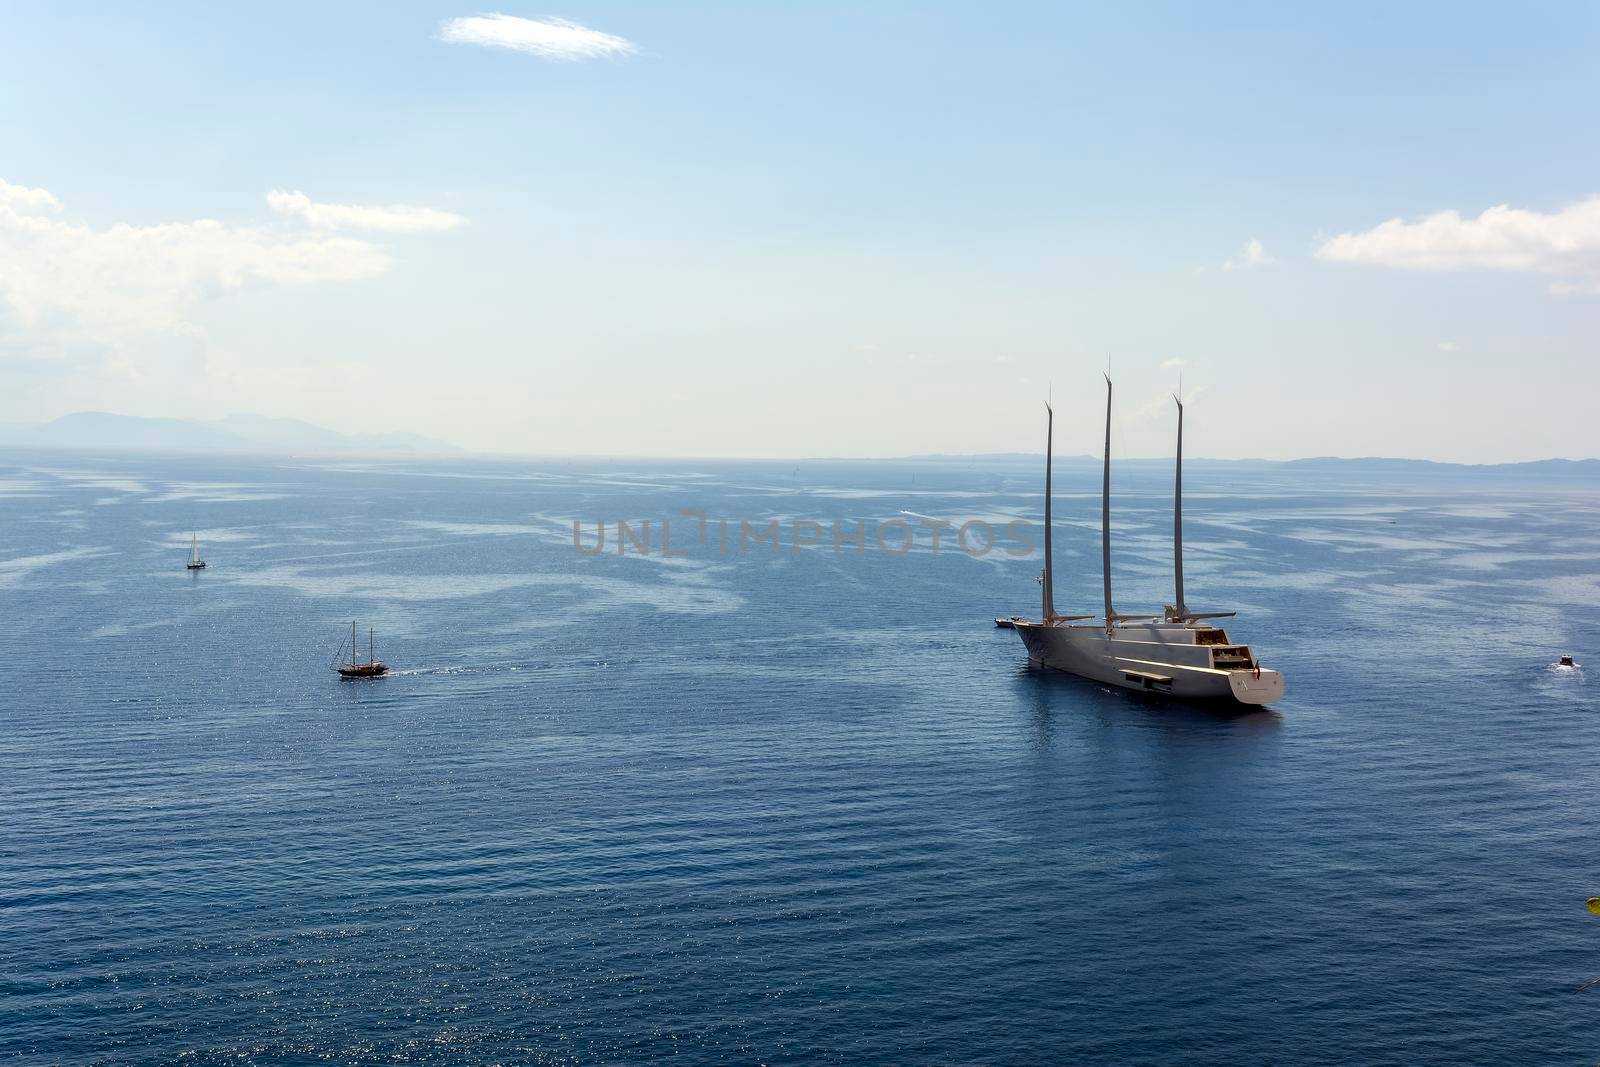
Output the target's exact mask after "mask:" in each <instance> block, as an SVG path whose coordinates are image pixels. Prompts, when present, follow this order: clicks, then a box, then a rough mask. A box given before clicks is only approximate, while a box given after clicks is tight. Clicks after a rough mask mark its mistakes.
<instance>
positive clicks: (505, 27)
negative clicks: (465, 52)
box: [439, 13, 638, 62]
mask: <svg viewBox="0 0 1600 1067" xmlns="http://www.w3.org/2000/svg"><path fill="white" fill-rule="evenodd" d="M439 40H441V41H446V42H448V43H450V44H476V45H482V46H484V47H486V48H506V49H510V50H511V51H513V52H525V53H527V54H528V55H534V56H538V57H540V58H541V59H555V60H561V61H566V62H572V61H576V60H583V59H611V58H614V57H617V56H630V55H633V54H634V53H635V52H637V51H638V48H636V47H635V46H634V44H633V42H632V41H629V40H626V39H624V38H622V37H617V36H615V35H613V34H609V33H601V32H600V31H599V30H591V29H589V27H587V26H580V25H578V24H577V23H576V22H568V21H567V20H566V19H554V18H546V19H524V18H517V17H516V16H515V15H501V14H498V13H496V14H490V15H472V16H470V17H467V18H456V19H449V20H447V21H445V22H443V23H441V24H440V26H439Z"/></svg>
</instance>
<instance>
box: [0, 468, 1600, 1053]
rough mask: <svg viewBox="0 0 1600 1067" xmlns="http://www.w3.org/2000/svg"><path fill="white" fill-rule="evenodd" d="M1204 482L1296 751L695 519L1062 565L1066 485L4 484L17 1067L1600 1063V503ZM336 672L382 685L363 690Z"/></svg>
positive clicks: (1015, 574)
mask: <svg viewBox="0 0 1600 1067" xmlns="http://www.w3.org/2000/svg"><path fill="white" fill-rule="evenodd" d="M1118 480H1119V485H1120V487H1121V495H1120V497H1119V499H1118V517H1119V518H1118V521H1119V523H1120V527H1121V531H1120V533H1121V536H1120V538H1119V541H1118V544H1117V561H1116V562H1117V568H1118V597H1117V602H1118V607H1119V608H1120V609H1121V610H1125V611H1127V610H1135V609H1141V608H1142V609H1147V610H1153V609H1158V608H1159V607H1160V605H1161V604H1163V603H1165V602H1166V600H1168V599H1170V594H1169V591H1168V583H1169V574H1170V557H1169V548H1168V544H1167V541H1166V536H1167V524H1168V523H1169V522H1170V517H1169V511H1168V508H1169V506H1170V501H1169V499H1168V496H1167V493H1168V489H1167V483H1166V481H1165V475H1164V473H1162V472H1158V471H1155V470H1149V471H1139V470H1136V469H1135V470H1130V471H1129V472H1127V473H1125V474H1119V479H1118ZM1188 481H1189V484H1190V486H1191V488H1192V493H1191V494H1190V495H1189V497H1188V498H1187V499H1186V518H1187V519H1188V523H1189V533H1190V539H1191V549H1190V554H1189V556H1188V560H1187V568H1186V569H1187V572H1188V585H1189V593H1190V596H1189V599H1190V601H1191V602H1192V603H1193V604H1194V605H1195V606H1205V607H1213V606H1214V607H1218V608H1237V609H1239V611H1240V613H1241V614H1240V618H1239V619H1237V620H1234V621H1231V622H1230V623H1229V624H1228V625H1229V626H1230V628H1231V630H1232V632H1233V633H1234V634H1235V636H1237V637H1239V638H1242V639H1245V640H1249V641H1251V642H1252V643H1254V644H1255V646H1256V648H1257V650H1258V651H1259V653H1260V654H1261V655H1262V657H1263V659H1264V660H1265V661H1266V662H1267V663H1269V664H1270V665H1273V666H1276V667H1279V668H1281V669H1283V670H1284V671H1286V672H1287V675H1288V678H1289V696H1288V698H1287V699H1285V700H1284V701H1283V703H1282V704H1281V705H1280V706H1278V707H1277V708H1275V709H1274V710H1271V711H1264V712H1256V713H1252V714H1245V715H1239V716H1233V717H1227V716H1221V715H1218V714H1215V713H1213V712H1210V711H1206V710H1203V709H1198V708H1193V707H1184V706H1175V705H1171V704H1163V703H1153V702H1148V701H1146V700H1144V699H1142V698H1140V697H1138V696H1135V695H1131V694H1129V693H1126V692H1121V691H1109V690H1107V689H1104V688H1102V687H1099V686H1096V685H1093V684H1090V683H1085V682H1082V681H1078V680H1076V679H1072V678H1068V677H1063V676H1047V675H1040V674H1035V673H1030V672H1029V671H1028V670H1027V667H1026V661H1025V659H1024V657H1023V655H1022V652H1021V646H1020V644H1019V643H1018V642H1017V640H1016V638H1015V636H1014V635H1013V634H1011V633H1009V632H1007V631H1001V630H996V629H994V627H993V625H992V623H991V621H990V620H991V619H992V618H993V617H994V616H995V615H997V614H1006V615H1009V614H1013V613H1023V612H1032V611H1036V610H1037V606H1036V605H1037V586H1036V585H1035V584H1034V582H1033V576H1034V574H1036V573H1037V571H1038V567H1039V563H1038V559H1037V556H1036V555H1035V556H1034V557H1033V558H1010V557H1006V556H1004V555H1002V554H1000V553H995V554H992V555H991V556H989V557H987V558H983V559H974V558H970V557H968V556H966V555H963V554H962V553H960V552H959V551H954V552H952V551H949V550H948V546H947V547H946V550H945V551H942V552H940V553H939V554H937V555H936V554H934V553H932V552H931V551H929V550H928V535H927V533H926V530H924V531H923V533H922V534H921V535H920V538H919V547H918V548H917V549H916V550H914V551H913V552H911V553H909V554H907V555H905V556H900V557H895V556H888V555H885V554H883V553H880V552H877V551H875V550H874V551H869V552H868V553H867V554H866V555H864V556H856V555H853V554H851V553H850V552H849V551H846V552H845V553H844V554H842V555H841V556H837V557H836V556H835V555H834V553H833V551H832V548H831V542H830V541H829V540H828V539H829V538H831V534H825V535H824V536H825V540H824V545H823V547H822V548H821V549H817V550H810V551H804V552H801V553H799V554H797V555H796V554H792V553H790V552H789V551H788V550H787V547H785V550H784V551H783V552H782V553H781V554H780V556H779V557H778V558H776V559H774V558H772V557H771V555H770V554H769V553H768V552H767V551H766V549H765V548H764V547H763V548H762V549H760V550H759V551H756V552H753V553H752V555H751V556H750V557H748V558H744V559H739V558H733V557H731V556H730V557H729V558H722V557H719V555H718V553H717V551H716V547H715V539H714V536H713V537H712V538H708V540H709V541H710V544H708V545H706V546H700V545H698V544H697V543H695V539H694V535H693V530H694V524H693V523H692V522H690V521H689V520H686V519H683V518H682V517H681V516H680V515H679V509H682V508H699V509H704V510H705V511H707V512H708V513H709V514H710V515H711V516H712V517H713V518H715V517H717V516H727V517H731V518H733V519H739V518H747V519H750V520H751V521H754V522H758V523H764V522H766V521H767V520H769V519H772V518H779V519H781V520H783V521H784V522H786V523H787V522H789V521H791V520H793V519H795V518H802V519H804V518H810V519H815V520H817V521H819V522H822V523H825V524H826V523H831V522H832V521H833V520H834V519H835V518H839V519H842V520H844V521H846V522H847V523H854V522H855V521H857V520H862V521H865V522H867V523H868V524H869V526H868V528H869V530H870V529H871V525H872V524H875V523H876V522H878V521H879V520H882V519H887V518H893V517H896V516H900V517H905V516H902V515H901V513H902V512H912V513H914V514H916V515H928V516H934V517H938V518H942V519H947V520H951V521H953V522H956V523H960V522H962V521H965V520H967V519H970V518H975V517H977V518H984V519H986V520H988V521H991V522H996V523H1002V522H1004V521H1006V520H1008V519H1011V518H1030V519H1037V517H1038V505H1039V501H1038V498H1037V482H1038V472H1037V470H1035V469H1034V467H1033V465H1018V466H1015V467H1008V466H975V465H971V464H946V465H940V464H936V463H922V464H909V463H908V464H848V463H802V464H800V465H799V466H798V467H796V466H795V465H793V464H784V465H774V464H765V465H763V464H709V463H702V464H695V463H688V462H683V463H677V464H651V465H645V464H641V463H638V462H634V461H628V462H625V463H624V462H617V463H610V464H604V463H588V464H572V463H534V462H527V463H512V462H503V463H494V462H488V461H483V462H476V461H459V462H453V463H446V462H419V461H407V460H395V461H389V462H377V463H372V462H354V461H332V460H294V459H225V460H197V459H193V458H177V457H153V456H152V457H138V458H130V457H127V456H123V457H105V456H91V455H84V454H69V453H54V454H46V453H16V452H11V453H3V454H0V627H3V638H0V817H3V833H0V1059H5V1060H8V1061H16V1062H38V1063H54V1062H138V1061H144V1062H152V1061H170V1060H176V1059H179V1058H180V1057H181V1058H184V1059H186V1060H187V1061H190V1062H196V1063H215V1062H224V1061H226V1062H229V1063H241V1062H242V1063H282V1062H309V1061H313V1060H317V1061H322V1060H333V1061H350V1062H397V1061H404V1062H410V1063H445V1062H461V1061H466V1062H530V1063H644V1062H677V1063H685V1064H689V1063H771V1064H776V1063H790V1064H814V1063H902V1064H915V1063H1018V1064H1022V1063H1029V1064H1032V1063H1041V1062H1072V1063H1082V1064H1119V1065H1120V1064H1130V1063H1172V1062H1178V1061H1182V1062H1185V1063H1194V1064H1219V1065H1221V1064H1302V1063H1305V1064H1311V1063H1319V1064H1320V1063H1369V1064H1377V1063H1395V1064H1417V1063H1450V1064H1460V1063H1575V1064H1592V1063H1594V1062H1595V1061H1596V1060H1597V1059H1600V987H1597V988H1592V989H1588V990H1581V989H1580V987H1581V986H1582V985H1583V983H1584V982H1586V981H1587V980H1588V979H1590V978H1592V977H1596V976H1600V919H1596V918H1594V917H1592V916H1590V915H1588V913H1587V912H1586V911H1585V910H1584V907H1583V900H1584V898H1585V897H1588V896H1592V895H1596V894H1600V815H1597V809H1596V806H1595V803H1594V800H1595V789H1596V784H1597V782H1600V706H1597V699H1596V695H1595V693H1596V690H1595V685H1594V683H1593V682H1592V681H1591V679H1592V678H1593V677H1594V675H1595V673H1596V671H1597V670H1600V540H1597V537H1596V532H1595V531H1596V530H1597V529H1600V490H1597V488H1596V487H1595V486H1593V485H1587V486H1586V485H1583V484H1571V483H1569V484H1560V483H1543V484H1522V483H1517V482H1514V481H1509V480H1507V479H1504V478H1493V477H1486V476H1481V475H1480V476H1468V475H1454V476H1447V475H1437V476H1430V477H1428V478H1426V479H1417V478H1415V477H1414V476H1413V477H1411V478H1409V479H1408V478H1407V477H1406V476H1401V475H1392V474H1391V475H1384V476H1382V477H1372V478H1369V477H1366V476H1360V475H1356V474H1351V473H1346V474H1336V473H1328V472H1303V473H1298V474H1290V473H1286V472H1285V471H1283V470H1281V469H1280V470H1272V469H1268V468H1251V467H1245V466H1240V467H1231V468H1209V469H1208V468H1200V467H1197V468H1196V469H1195V470H1194V471H1193V472H1192V473H1191V474H1190V476H1189V479H1188ZM1059 486H1060V489H1061V497H1060V499H1059V501H1058V505H1057V513H1058V515H1060V516H1062V517H1063V519H1064V523H1063V525H1062V526H1061V528H1060V529H1059V530H1058V535H1057V537H1058V540H1057V545H1058V548H1057V552H1058V555H1057V559H1058V564H1057V566H1058V569H1059V571H1060V575H1059V577H1058V586H1059V588H1058V591H1057V596H1056V602H1057V605H1058V607H1059V608H1060V609H1061V610H1066V611H1070V610H1082V611H1094V610H1097V609H1098V605H1099V581H1100V577H1099V569H1098V552H1099V548H1098V542H1097V541H1096V540H1095V538H1096V530H1097V515H1096V506H1097V501H1096V499H1095V496H1094V491H1095V489H1096V488H1097V485H1096V472H1094V471H1093V470H1091V469H1088V468H1075V467H1072V466H1071V465H1068V469H1067V470H1066V472H1065V473H1064V474H1063V475H1061V477H1060V481H1059ZM574 518H581V519H583V520H585V522H586V523H587V524H588V529H589V530H590V531H591V535H590V537H591V539H592V529H593V524H594V522H595V521H596V520H601V519H605V520H615V519H631V520H642V519H650V520H652V523H653V526H654V528H655V529H654V534H655V536H656V538H657V544H656V546H655V548H656V551H655V552H654V553H653V555H652V556H651V557H650V558H648V559H645V558H638V557H637V556H635V555H632V554H630V555H627V556H624V557H621V558H619V557H618V556H617V555H616V554H615V551H614V548H615V544H614V539H613V541H612V542H609V543H608V551H607V553H606V554H604V555H600V556H594V557H589V556H581V555H579V554H578V553H576V552H575V551H574V549H573V546H572V540H571V520H572V519H574ZM662 518H671V519H673V520H674V524H673V540H674V542H675V543H677V544H679V545H681V546H684V547H685V548H686V549H687V550H688V552H689V554H688V556H686V557H682V558H677V557H674V558H671V559H662V558H661V557H660V555H659V523H660V520H661V519H662ZM912 521H916V520H915V519H913V520H912ZM195 529H197V530H199V531H200V537H201V540H202V542H203V545H204V550H205V554H206V555H207V557H208V558H209V559H210V561H211V567H210V568H209V569H208V570H206V571H204V572H203V573H200V574H190V573H186V572H185V571H184V569H183V562H184V557H185V554H186V551H187V545H188V538H189V534H190V531H191V530H195ZM1080 605H1081V608H1080V607H1079V606H1080ZM352 618H356V619H360V620H361V622H362V625H363V627H365V626H366V625H367V624H369V623H370V624H371V625H372V626H373V627H375V628H376V629H377V632H378V641H379V654H380V656H382V657H383V658H385V659H387V660H388V661H389V662H390V663H391V664H393V665H394V667H395V668H396V669H395V671H394V673H393V674H392V675H391V676H390V677H388V678H385V679H383V680H381V681H378V682H341V681H340V680H339V679H338V678H337V677H336V676H335V675H334V674H333V673H332V672H331V671H329V670H328V662H329V660H330V658H331V656H332V655H333V653H334V652H335V650H336V648H337V646H338V644H339V641H340V638H341V633H342V632H347V631H348V627H349V623H350V620H351V619H352ZM1569 651H1570V652H1573V653H1575V654H1576V655H1577V657H1578V659H1579V661H1580V662H1582V661H1584V660H1585V659H1588V660H1590V661H1592V662H1593V664H1594V667H1591V668H1590V669H1589V671H1588V673H1587V675H1586V673H1585V672H1584V671H1582V670H1580V671H1571V672H1560V671H1556V670H1553V669H1552V668H1551V666H1550V665H1551V664H1552V662H1553V661H1554V660H1555V659H1556V657H1557V655H1558V654H1560V653H1562V652H1569Z"/></svg>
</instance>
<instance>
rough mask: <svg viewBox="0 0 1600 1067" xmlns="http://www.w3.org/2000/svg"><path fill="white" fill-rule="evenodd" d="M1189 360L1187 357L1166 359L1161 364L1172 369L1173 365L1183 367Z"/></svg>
mask: <svg viewBox="0 0 1600 1067" xmlns="http://www.w3.org/2000/svg"><path fill="white" fill-rule="evenodd" d="M1188 362H1189V361H1188V360H1186V359H1164V360H1162V361H1161V366H1162V367H1163V368H1164V369H1170V368H1172V367H1182V366H1184V365H1185V364H1187V363H1188Z"/></svg>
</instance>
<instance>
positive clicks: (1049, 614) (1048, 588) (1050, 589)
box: [1040, 400, 1056, 626]
mask: <svg viewBox="0 0 1600 1067" xmlns="http://www.w3.org/2000/svg"><path fill="white" fill-rule="evenodd" d="M1044 411H1045V421H1044V581H1043V583H1042V584H1043V586H1044V592H1043V594H1042V599H1043V604H1042V605H1041V608H1040V610H1041V611H1042V613H1043V614H1042V617H1041V618H1042V621H1043V622H1044V624H1045V625H1046V626H1049V625H1050V620H1051V619H1053V618H1055V614H1056V603H1055V600H1056V597H1055V574H1054V572H1052V570H1051V568H1050V542H1051V540H1052V539H1053V538H1052V534H1051V532H1050V457H1051V454H1052V453H1053V452H1054V451H1055V449H1054V443H1053V442H1054V436H1055V420H1056V413H1055V411H1054V410H1052V409H1051V407H1050V402H1049V401H1048V400H1047V401H1045V405H1044Z"/></svg>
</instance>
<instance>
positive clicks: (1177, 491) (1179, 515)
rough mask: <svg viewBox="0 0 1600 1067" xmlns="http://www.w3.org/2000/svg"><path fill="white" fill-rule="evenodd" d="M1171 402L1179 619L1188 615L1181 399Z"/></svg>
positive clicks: (1174, 557) (1174, 564) (1174, 571)
mask: <svg viewBox="0 0 1600 1067" xmlns="http://www.w3.org/2000/svg"><path fill="white" fill-rule="evenodd" d="M1172 401H1173V403H1175V404H1177V405H1178V467H1177V472H1176V475H1175V477H1174V478H1173V483H1172V577H1173V581H1174V583H1175V585H1176V589H1177V596H1178V601H1177V603H1176V604H1174V605H1173V607H1175V608H1176V609H1177V613H1178V618H1180V619H1181V618H1183V617H1184V616H1185V615H1188V614H1189V609H1188V608H1187V607H1185V606H1184V603H1183V398H1182V397H1181V396H1174V397H1173V398H1172Z"/></svg>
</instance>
